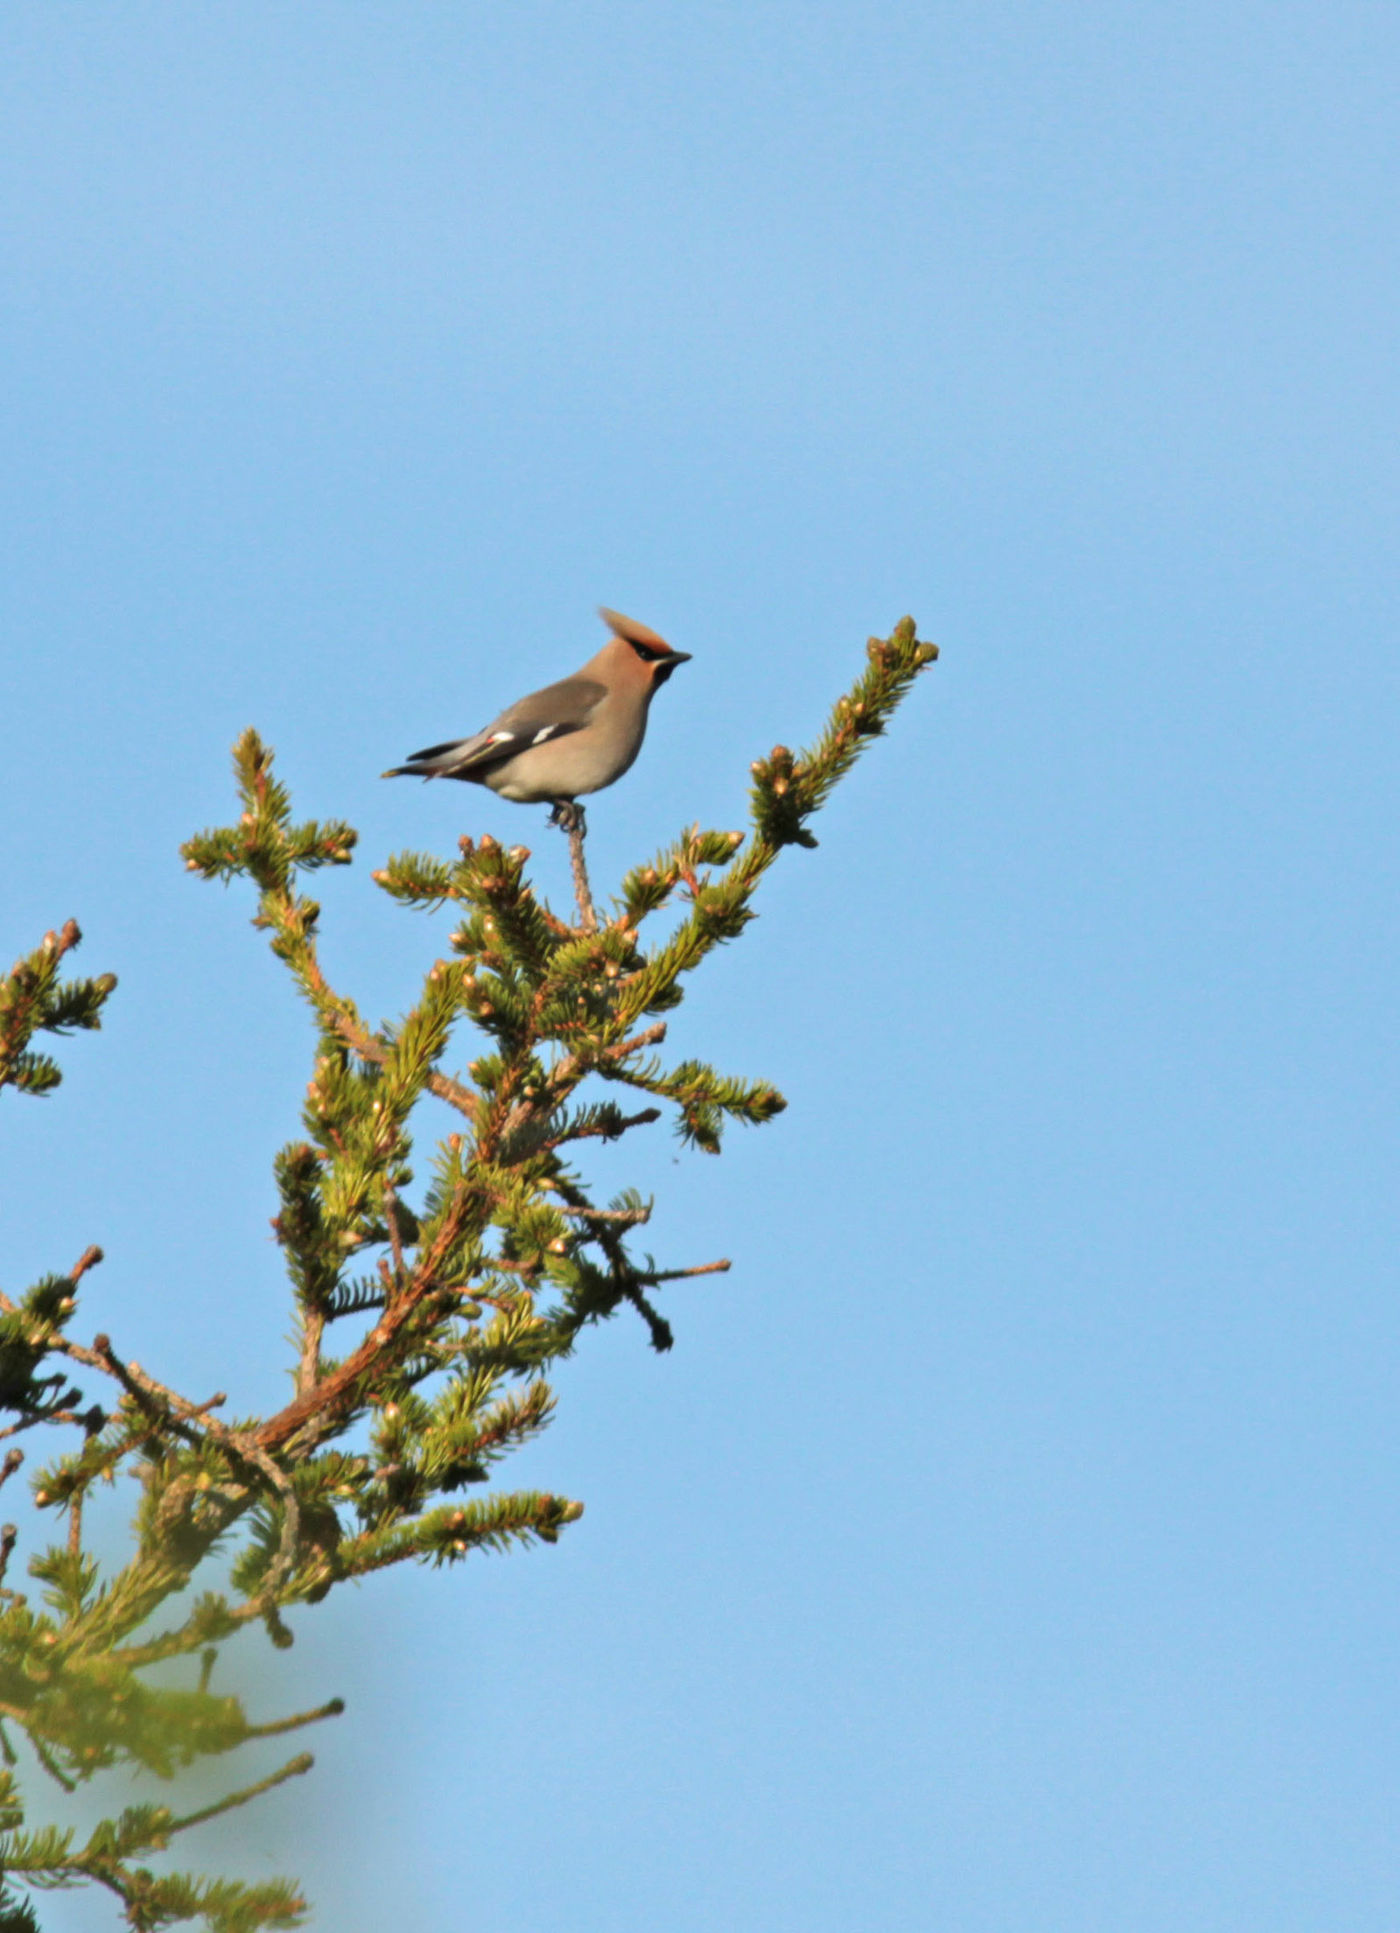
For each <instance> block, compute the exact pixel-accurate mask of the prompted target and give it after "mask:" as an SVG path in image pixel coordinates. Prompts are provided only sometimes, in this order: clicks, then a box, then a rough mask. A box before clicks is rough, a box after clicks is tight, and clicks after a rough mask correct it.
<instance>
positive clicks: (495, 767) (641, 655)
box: [384, 605, 690, 827]
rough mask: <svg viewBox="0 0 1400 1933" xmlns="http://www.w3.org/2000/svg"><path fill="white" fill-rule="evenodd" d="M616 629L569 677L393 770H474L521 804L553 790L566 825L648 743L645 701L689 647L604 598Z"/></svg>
mask: <svg viewBox="0 0 1400 1933" xmlns="http://www.w3.org/2000/svg"><path fill="white" fill-rule="evenodd" d="M598 615H599V617H601V618H602V620H603V622H604V624H606V625H607V627H608V629H609V630H610V631H611V633H612V635H611V637H610V638H609V639H608V641H607V643H606V644H605V645H604V646H603V648H602V650H601V651H600V652H599V653H598V655H597V656H596V657H595V658H590V659H589V661H588V663H587V664H586V665H585V666H584V667H583V669H582V670H581V671H577V672H575V673H574V675H573V677H572V678H562V679H561V680H560V681H559V683H558V684H557V685H546V686H545V688H544V690H543V691H532V692H531V693H530V695H529V697H528V698H517V700H516V701H515V703H514V704H513V705H510V706H508V707H507V708H506V710H505V711H503V712H502V713H501V715H500V717H499V718H497V719H495V720H493V722H492V723H491V724H489V725H487V726H486V727H485V728H484V729H483V730H481V731H479V732H476V733H474V734H473V735H472V736H471V737H470V738H457V739H452V740H450V741H449V742H448V743H447V744H445V745H430V746H428V748H427V750H426V751H422V752H414V753H413V755H412V757H411V758H410V759H409V761H408V763H407V764H406V765H396V766H395V767H394V768H393V770H392V771H389V772H386V773H385V774H384V777H385V778H386V779H393V778H400V777H409V776H411V777H415V778H425V779H469V780H471V781H472V783H473V784H476V785H486V786H489V787H490V788H491V790H492V791H493V792H497V793H499V794H500V796H501V797H502V798H503V799H513V800H515V801H517V802H518V803H519V804H522V805H533V804H537V803H539V802H540V801H544V800H547V801H548V802H549V803H550V804H551V805H552V806H553V807H554V812H553V815H552V816H553V817H554V818H555V819H556V820H557V821H558V822H559V823H560V824H561V825H564V826H566V827H567V826H571V825H573V824H576V823H579V822H581V820H582V812H581V810H580V808H578V807H577V806H576V805H575V803H574V801H575V800H576V799H577V798H578V797H579V795H580V793H583V792H601V791H602V789H603V787H604V786H605V785H611V784H612V782H613V780H614V779H620V778H621V777H622V774H623V773H624V772H625V771H626V770H627V768H628V766H629V765H631V763H632V761H633V760H634V759H635V758H636V756H637V754H638V752H639V751H640V750H641V748H642V739H643V738H644V737H645V736H646V729H647V707H648V706H649V705H650V704H651V699H652V693H653V692H654V691H655V690H656V689H657V687H658V686H659V685H664V684H665V682H666V680H667V679H668V678H669V677H670V675H671V673H672V672H673V671H674V670H675V668H676V666H677V665H678V664H688V663H689V662H690V653H689V652H688V651H673V650H672V649H671V647H670V645H669V644H667V642H666V640H665V638H662V637H658V636H657V634H656V632H655V631H649V630H648V629H647V627H646V626H645V625H644V624H638V623H637V622H636V621H635V620H634V619H632V618H630V617H623V616H622V614H621V613H620V612H618V611H610V610H608V609H607V607H606V605H602V606H600V607H599V611H598Z"/></svg>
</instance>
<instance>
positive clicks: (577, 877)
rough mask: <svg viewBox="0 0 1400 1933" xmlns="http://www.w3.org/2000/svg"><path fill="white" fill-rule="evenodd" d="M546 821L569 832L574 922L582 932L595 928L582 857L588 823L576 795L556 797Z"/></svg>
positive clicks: (591, 895)
mask: <svg viewBox="0 0 1400 1933" xmlns="http://www.w3.org/2000/svg"><path fill="white" fill-rule="evenodd" d="M549 819H550V824H551V825H556V826H559V827H561V828H562V829H563V830H564V831H565V832H566V833H568V835H569V867H570V870H571V871H572V873H573V875H574V898H575V899H576V900H577V901H578V923H579V926H580V927H581V929H582V930H583V931H584V932H585V933H596V932H597V931H598V915H597V914H596V913H595V912H594V910H593V894H592V892H591V891H590V890H589V885H588V868H587V866H586V865H585V864H584V859H583V836H584V834H585V832H587V830H588V827H587V824H586V822H585V820H584V816H583V807H582V806H581V805H580V804H579V802H578V800H577V799H556V800H555V801H554V810H553V811H552V812H551V813H550V815H549Z"/></svg>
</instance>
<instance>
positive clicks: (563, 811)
mask: <svg viewBox="0 0 1400 1933" xmlns="http://www.w3.org/2000/svg"><path fill="white" fill-rule="evenodd" d="M549 823H550V824H551V825H552V826H558V827H559V829H560V831H561V832H573V831H574V830H575V829H577V830H578V831H579V832H586V831H587V830H588V827H587V825H586V824H585V823H584V817H583V807H582V806H581V805H580V804H579V802H578V800H577V799H556V800H555V801H554V805H553V807H552V809H551V811H550V814H549Z"/></svg>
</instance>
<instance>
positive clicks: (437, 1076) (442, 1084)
mask: <svg viewBox="0 0 1400 1933" xmlns="http://www.w3.org/2000/svg"><path fill="white" fill-rule="evenodd" d="M335 1027H336V1032H337V1033H338V1034H339V1035H340V1037H341V1039H342V1040H343V1041H344V1042H345V1044H346V1046H347V1047H353V1048H354V1050H355V1052H356V1053H357V1054H358V1055H359V1057H360V1059H361V1060H368V1061H373V1062H374V1065H375V1066H376V1067H383V1066H385V1065H386V1064H387V1062H388V1059H389V1055H388V1051H387V1050H386V1049H385V1048H384V1047H382V1046H381V1045H380V1043H379V1042H378V1041H377V1040H376V1039H375V1038H374V1035H373V1034H372V1033H370V1031H369V1029H368V1028H367V1027H361V1026H359V1025H358V1024H357V1023H356V1022H355V1021H353V1020H352V1019H351V1018H350V1016H349V1015H348V1014H344V1013H337V1014H336V1016H335ZM427 1087H428V1092H429V1093H430V1094H436V1095H437V1097H438V1099H439V1100H440V1101H446V1102H447V1104H448V1106H449V1107H455V1108H456V1110H457V1112H458V1113H459V1114H465V1115H466V1117H467V1119H468V1120H469V1121H475V1119H476V1106H477V1098H478V1097H477V1095H476V1094H475V1093H473V1091H472V1089H471V1088H469V1087H463V1086H462V1084H461V1082H460V1081H454V1080H453V1079H452V1078H451V1076H450V1075H448V1074H442V1073H439V1072H438V1070H437V1069H436V1068H434V1069H433V1071H432V1072H431V1073H430V1074H429V1075H428V1080H427Z"/></svg>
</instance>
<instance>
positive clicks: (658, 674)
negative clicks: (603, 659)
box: [598, 604, 690, 691]
mask: <svg viewBox="0 0 1400 1933" xmlns="http://www.w3.org/2000/svg"><path fill="white" fill-rule="evenodd" d="M598 615H599V617H600V618H601V619H602V620H603V622H604V624H606V625H607V627H608V629H609V630H610V631H611V632H612V637H611V639H610V640H609V643H610V644H617V645H621V646H625V647H626V649H627V651H628V652H630V653H631V662H632V663H633V664H634V665H635V666H636V668H637V670H638V671H639V672H641V674H642V675H643V676H644V677H645V678H646V680H647V683H648V684H649V685H650V687H651V689H652V690H653V691H655V689H656V687H657V686H658V685H664V684H665V682H666V680H667V679H668V678H669V677H670V675H671V673H672V672H673V671H674V670H675V668H676V666H677V665H678V664H689V663H690V653H689V652H688V651H673V650H672V649H671V647H670V645H669V644H667V642H666V640H665V638H663V637H660V636H658V635H657V633H656V632H655V631H649V630H648V629H647V627H646V625H645V624H638V622H637V620H636V619H635V618H630V617H624V616H623V615H622V613H621V611H610V610H609V609H608V607H607V605H606V604H600V605H599V606H598Z"/></svg>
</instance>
